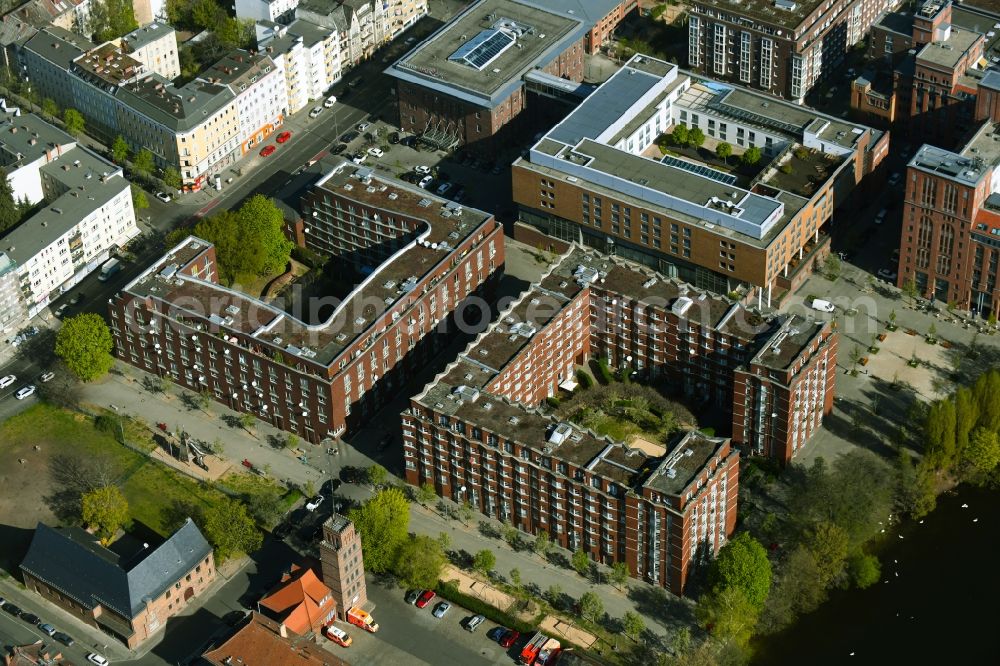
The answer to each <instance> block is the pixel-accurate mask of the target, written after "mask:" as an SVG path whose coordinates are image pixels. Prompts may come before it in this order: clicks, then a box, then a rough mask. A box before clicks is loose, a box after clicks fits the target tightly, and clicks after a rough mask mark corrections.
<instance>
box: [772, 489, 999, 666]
mask: <svg viewBox="0 0 1000 666" xmlns="http://www.w3.org/2000/svg"><path fill="white" fill-rule="evenodd" d="M963 505H965V506H964V507H963ZM997 546H1000V491H998V490H986V489H983V488H977V487H973V486H968V485H963V486H959V487H958V488H957V489H956V491H955V492H953V493H947V494H944V495H941V496H940V497H939V498H938V506H937V508H936V509H935V510H934V511H933V512H932V513H931V514H929V515H928V516H927V517H926V518H924V519H923V520H922V521H907V522H904V523H902V524H901V525H899V526H898V527H897V529H896V530H895V535H894V538H890V539H887V540H886V541H885V542H884V543H883V544H882V547H881V549H880V552H879V553H878V555H879V560H880V561H881V564H882V582H880V583H878V584H876V585H874V586H872V587H871V588H869V589H867V590H856V589H855V590H846V591H840V590H838V591H834V592H832V593H831V594H830V598H829V600H828V601H827V602H826V603H824V604H823V605H822V606H821V607H820V608H819V609H817V610H816V611H815V612H812V613H809V614H807V615H804V616H802V617H800V618H799V619H798V620H797V621H796V622H795V624H793V625H792V626H791V627H789V628H787V629H785V630H784V631H782V632H780V633H778V634H774V635H772V636H767V637H764V638H762V639H759V640H756V641H755V642H754V648H755V657H754V663H755V664H760V665H762V666H763V665H764V664H766V665H768V666H771V665H775V664H794V663H803V662H804V663H809V664H841V663H851V664H886V663H907V662H909V663H913V664H926V663H961V664H985V663H995V659H996V646H995V631H996V617H997V612H996V610H995V608H996V606H995V605H994V604H995V602H996V600H997V599H998V598H1000V575H997V573H996V552H997V550H996V548H997Z"/></svg>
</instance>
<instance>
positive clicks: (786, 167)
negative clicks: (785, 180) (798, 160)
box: [778, 162, 792, 173]
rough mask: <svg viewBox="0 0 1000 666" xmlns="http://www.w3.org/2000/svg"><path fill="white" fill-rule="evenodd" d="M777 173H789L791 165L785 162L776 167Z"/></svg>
mask: <svg viewBox="0 0 1000 666" xmlns="http://www.w3.org/2000/svg"><path fill="white" fill-rule="evenodd" d="M778 171H780V172H781V173H791V172H792V165H791V164H790V163H788V162H785V163H784V164H782V165H781V166H780V167H778Z"/></svg>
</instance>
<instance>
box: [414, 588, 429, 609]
mask: <svg viewBox="0 0 1000 666" xmlns="http://www.w3.org/2000/svg"><path fill="white" fill-rule="evenodd" d="M433 598H434V590H424V591H423V592H421V593H420V596H419V597H417V601H416V602H415V603H414V604H413V605H414V606H416V607H417V608H424V607H426V606H427V604H429V603H430V602H431V599H433Z"/></svg>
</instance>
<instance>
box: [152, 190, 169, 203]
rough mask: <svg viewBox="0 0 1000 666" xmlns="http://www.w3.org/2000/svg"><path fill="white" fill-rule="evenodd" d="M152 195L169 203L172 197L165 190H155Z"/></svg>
mask: <svg viewBox="0 0 1000 666" xmlns="http://www.w3.org/2000/svg"><path fill="white" fill-rule="evenodd" d="M154 196H155V197H156V198H157V199H159V200H160V201H162V202H163V203H170V202H171V200H172V199H173V197H171V196H170V195H169V194H167V193H166V192H157V193H156V194H155V195H154Z"/></svg>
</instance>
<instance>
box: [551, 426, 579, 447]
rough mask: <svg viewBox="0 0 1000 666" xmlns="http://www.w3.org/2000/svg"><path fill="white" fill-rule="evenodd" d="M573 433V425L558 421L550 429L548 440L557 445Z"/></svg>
mask: <svg viewBox="0 0 1000 666" xmlns="http://www.w3.org/2000/svg"><path fill="white" fill-rule="evenodd" d="M572 434H573V426H571V425H570V424H568V423H560V424H558V425H557V426H556V427H555V428H553V429H552V433H551V434H550V435H549V439H548V442H549V444H553V445H555V446H559V445H560V444H562V443H563V442H565V441H566V440H567V439H569V437H570V435H572Z"/></svg>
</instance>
